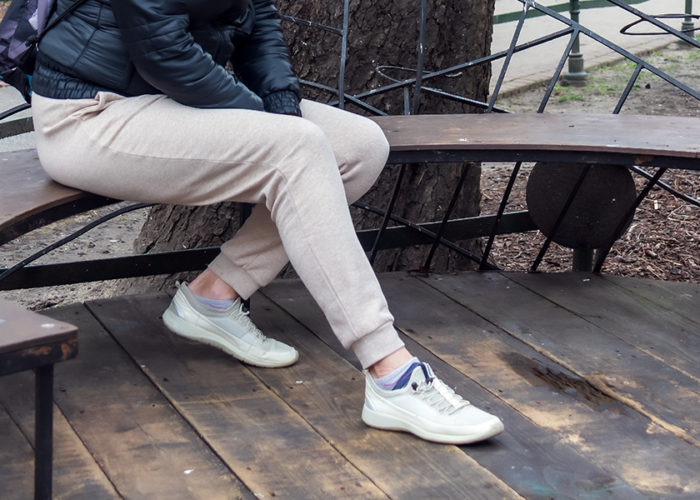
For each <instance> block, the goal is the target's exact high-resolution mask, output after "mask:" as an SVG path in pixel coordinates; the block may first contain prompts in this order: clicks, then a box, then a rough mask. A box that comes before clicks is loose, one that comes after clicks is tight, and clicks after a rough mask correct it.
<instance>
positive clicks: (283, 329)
mask: <svg viewBox="0 0 700 500" xmlns="http://www.w3.org/2000/svg"><path fill="white" fill-rule="evenodd" d="M295 298H297V299H298V298H299V295H295ZM307 299H308V300H310V297H308V296H307ZM298 303H299V302H297V303H296V304H298ZM252 304H253V306H252V307H253V310H252V313H253V315H254V317H255V321H256V323H257V324H258V326H260V327H261V328H262V329H263V330H264V331H267V332H274V336H275V337H276V338H278V339H280V340H282V341H284V342H289V343H291V344H293V345H295V346H296V347H297V348H298V349H299V351H300V355H301V360H300V362H298V363H297V364H296V365H294V366H292V367H290V368H288V369H285V370H263V369H255V370H254V371H255V373H256V374H257V375H258V376H259V377H260V378H261V380H262V381H263V382H264V383H265V384H266V385H268V386H269V387H270V388H272V389H273V390H274V391H275V392H277V393H278V394H279V395H280V397H282V398H283V399H284V400H285V401H287V402H288V403H289V404H290V405H291V406H292V407H293V408H294V409H295V411H297V412H299V414H300V415H302V417H304V418H305V419H306V420H307V421H308V422H309V423H310V424H311V425H313V426H314V428H315V429H317V430H318V431H319V432H320V433H322V434H323V435H324V436H325V437H326V438H327V439H328V440H329V441H330V442H332V443H333V444H334V446H336V447H337V448H338V450H339V451H340V452H341V453H342V454H343V455H344V456H346V457H348V459H350V460H351V461H352V462H353V463H354V464H355V465H356V466H357V467H358V468H359V469H360V470H362V471H363V472H364V473H365V474H367V475H368V476H369V477H370V478H371V479H372V480H373V481H374V482H375V483H376V484H377V485H378V486H380V487H381V488H382V489H383V490H384V491H386V492H387V494H388V495H389V496H390V497H392V498H406V499H408V498H416V499H423V498H464V499H466V498H515V497H517V496H518V495H516V494H514V492H513V491H512V490H511V489H510V488H509V487H508V486H506V485H505V484H504V483H503V482H502V481H501V480H500V479H498V478H497V477H495V476H494V475H493V474H492V473H491V472H490V471H488V470H487V469H486V468H483V467H482V466H480V465H479V464H478V463H476V462H475V461H474V460H473V459H472V458H470V457H469V456H467V455H465V454H464V453H462V452H461V451H460V450H459V449H458V448H457V447H454V446H439V445H435V444H432V443H427V442H425V441H422V440H420V439H417V438H415V437H413V436H410V435H408V434H403V433H394V432H386V431H379V430H375V429H370V428H368V427H367V426H365V425H364V424H363V423H362V421H361V419H360V414H361V410H362V404H363V397H364V377H363V375H362V374H361V373H360V372H358V370H357V368H355V367H353V366H352V365H351V364H350V363H348V362H347V361H345V360H344V359H343V358H342V357H340V356H339V355H337V354H336V353H335V352H333V350H332V349H331V348H329V347H328V346H327V345H326V344H325V343H323V342H322V341H321V340H320V339H319V338H318V337H316V336H315V335H313V334H312V333H311V332H309V331H308V330H307V329H306V328H305V327H304V326H302V325H301V324H299V323H297V322H296V321H295V320H294V319H292V318H290V317H289V316H288V315H287V314H286V313H284V312H282V311H281V310H280V309H279V308H278V307H277V306H275V305H273V304H272V303H271V302H268V300H267V299H266V298H264V297H258V296H256V297H255V298H254V300H253V301H252ZM316 320H317V323H318V322H319V321H321V322H323V323H324V324H325V320H324V319H323V316H322V315H321V314H320V312H319V314H317V315H316ZM312 326H313V325H312ZM481 446H482V447H484V448H485V449H487V450H500V449H501V443H500V438H496V439H493V440H490V441H489V442H488V443H484V444H482V445H481Z"/></svg>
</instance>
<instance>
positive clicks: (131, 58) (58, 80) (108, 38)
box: [33, 0, 299, 112]
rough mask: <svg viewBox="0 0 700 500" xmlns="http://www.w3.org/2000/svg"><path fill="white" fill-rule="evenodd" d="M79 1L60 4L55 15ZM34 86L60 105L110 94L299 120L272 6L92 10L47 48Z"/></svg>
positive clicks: (252, 0)
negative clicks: (283, 115)
mask: <svg viewBox="0 0 700 500" xmlns="http://www.w3.org/2000/svg"><path fill="white" fill-rule="evenodd" d="M72 1H73V0H58V2H57V12H61V11H62V10H64V9H65V8H67V7H68V6H69V5H70V4H71V3H72ZM228 61H230V62H231V63H232V65H233V68H234V72H235V76H233V75H231V74H230V73H228V72H227V71H226V70H225V69H224V66H225V65H226V63H227V62H228ZM33 84H34V91H35V92H36V93H38V94H39V95H43V96H45V97H52V98H59V99H60V98H85V97H93V96H94V94H95V92H96V91H99V90H109V91H113V92H116V93H119V94H122V95H127V96H133V95H141V94H155V93H163V94H166V95H168V96H170V97H172V98H173V99H175V100H177V101H178V102H181V103H183V104H186V105H190V106H195V107H202V108H248V109H257V110H262V109H267V110H270V111H276V112H292V111H294V112H297V111H298V95H299V84H298V80H297V78H296V76H295V74H294V72H293V70H292V67H291V64H290V62H289V54H288V50H287V46H286V44H285V42H284V39H283V37H282V33H281V31H280V19H279V15H278V13H277V10H276V9H275V7H274V5H273V4H272V0H111V1H109V0H88V1H87V2H86V3H85V4H84V5H82V6H81V7H79V8H78V9H77V10H76V11H75V12H73V13H72V14H71V15H70V16H68V17H67V18H66V19H65V20H63V21H61V22H60V23H59V24H58V25H57V26H56V27H55V28H53V29H52V30H51V31H49V32H48V33H47V34H46V35H45V36H44V38H43V39H42V41H41V43H40V45H39V57H38V63H37V68H36V71H35V74H34V81H33ZM263 102H264V103H265V105H263ZM280 106H282V107H283V108H288V107H293V108H294V109H279V108H280ZM270 108H275V109H270Z"/></svg>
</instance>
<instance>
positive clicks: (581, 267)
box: [571, 248, 593, 272]
mask: <svg viewBox="0 0 700 500" xmlns="http://www.w3.org/2000/svg"><path fill="white" fill-rule="evenodd" d="M571 269H572V271H585V272H591V271H592V270H593V249H591V248H574V258H573V264H572V266H571Z"/></svg>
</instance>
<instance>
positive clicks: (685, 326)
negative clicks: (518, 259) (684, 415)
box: [508, 273, 700, 390]
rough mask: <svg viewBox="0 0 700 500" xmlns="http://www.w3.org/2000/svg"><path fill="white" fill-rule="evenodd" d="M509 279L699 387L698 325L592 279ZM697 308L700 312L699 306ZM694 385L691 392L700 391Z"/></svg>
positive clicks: (535, 276) (539, 276)
mask: <svg viewBox="0 0 700 500" xmlns="http://www.w3.org/2000/svg"><path fill="white" fill-rule="evenodd" d="M508 277H509V278H510V279H512V280H513V281H515V282H516V283H519V284H521V285H523V286H524V287H526V288H527V289H529V290H532V291H533V292H535V293H537V294H539V295H542V296H543V297H546V298H547V299H549V300H550V301H552V302H555V303H556V304H558V305H560V306H562V307H564V308H565V309H568V310H569V311H572V312H574V313H575V314H576V315H578V316H581V317H582V318H584V319H585V320H586V321H589V322H590V323H592V324H594V325H596V326H597V327H599V328H600V329H601V330H603V331H605V332H607V334H608V335H611V336H615V337H617V338H619V339H621V340H623V341H625V342H627V343H629V344H632V345H634V346H635V347H636V348H638V349H640V350H641V351H643V352H644V353H646V354H648V355H649V356H652V357H654V358H657V359H659V360H660V361H662V362H663V363H665V364H667V365H669V366H671V367H673V368H675V369H676V370H679V371H682V372H683V373H684V374H686V375H687V376H688V377H690V378H692V379H693V380H695V381H696V383H698V384H700V323H696V322H694V321H691V320H689V319H687V318H685V317H683V316H681V315H680V314H679V313H678V312H677V311H676V310H672V309H669V308H665V307H661V306H658V305H656V303H655V302H652V301H649V300H647V299H645V298H643V297H640V296H639V295H633V294H631V293H629V292H627V291H626V290H625V289H624V288H622V289H621V288H620V287H619V286H616V285H615V284H613V283H611V282H610V281H608V280H606V279H604V278H602V277H600V276H596V275H587V274H578V273H576V274H570V273H556V274H549V275H546V276H545V275H542V274H534V273H512V274H508ZM698 288H699V289H700V287H698ZM659 295H661V294H659ZM695 308H697V309H700V302H698V303H696V304H695ZM698 384H694V385H695V387H694V388H693V389H695V390H697V389H698V388H700V387H699V386H698Z"/></svg>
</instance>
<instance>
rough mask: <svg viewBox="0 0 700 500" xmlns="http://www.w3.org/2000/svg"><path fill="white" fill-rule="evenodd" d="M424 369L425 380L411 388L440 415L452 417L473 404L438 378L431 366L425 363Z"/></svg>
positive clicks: (414, 383)
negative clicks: (444, 414)
mask: <svg viewBox="0 0 700 500" xmlns="http://www.w3.org/2000/svg"><path fill="white" fill-rule="evenodd" d="M422 368H423V373H424V375H425V380H424V381H422V382H420V383H418V382H413V384H412V386H411V387H412V389H413V390H414V392H415V393H416V394H418V395H419V396H420V397H421V398H422V399H423V400H424V401H425V402H426V403H428V404H429V405H430V406H432V407H433V408H435V409H436V410H437V411H439V412H440V413H446V414H448V415H452V414H453V413H455V412H457V411H459V410H460V409H462V408H464V407H465V406H469V405H470V404H471V403H469V401H467V400H466V399H464V398H462V396H460V395H459V394H457V393H455V391H453V390H452V389H451V388H450V387H448V386H447V385H446V384H445V383H444V382H443V381H442V380H440V379H439V378H437V377H436V376H435V374H433V371H432V369H431V368H430V366H429V365H427V364H426V363H423V364H422Z"/></svg>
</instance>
